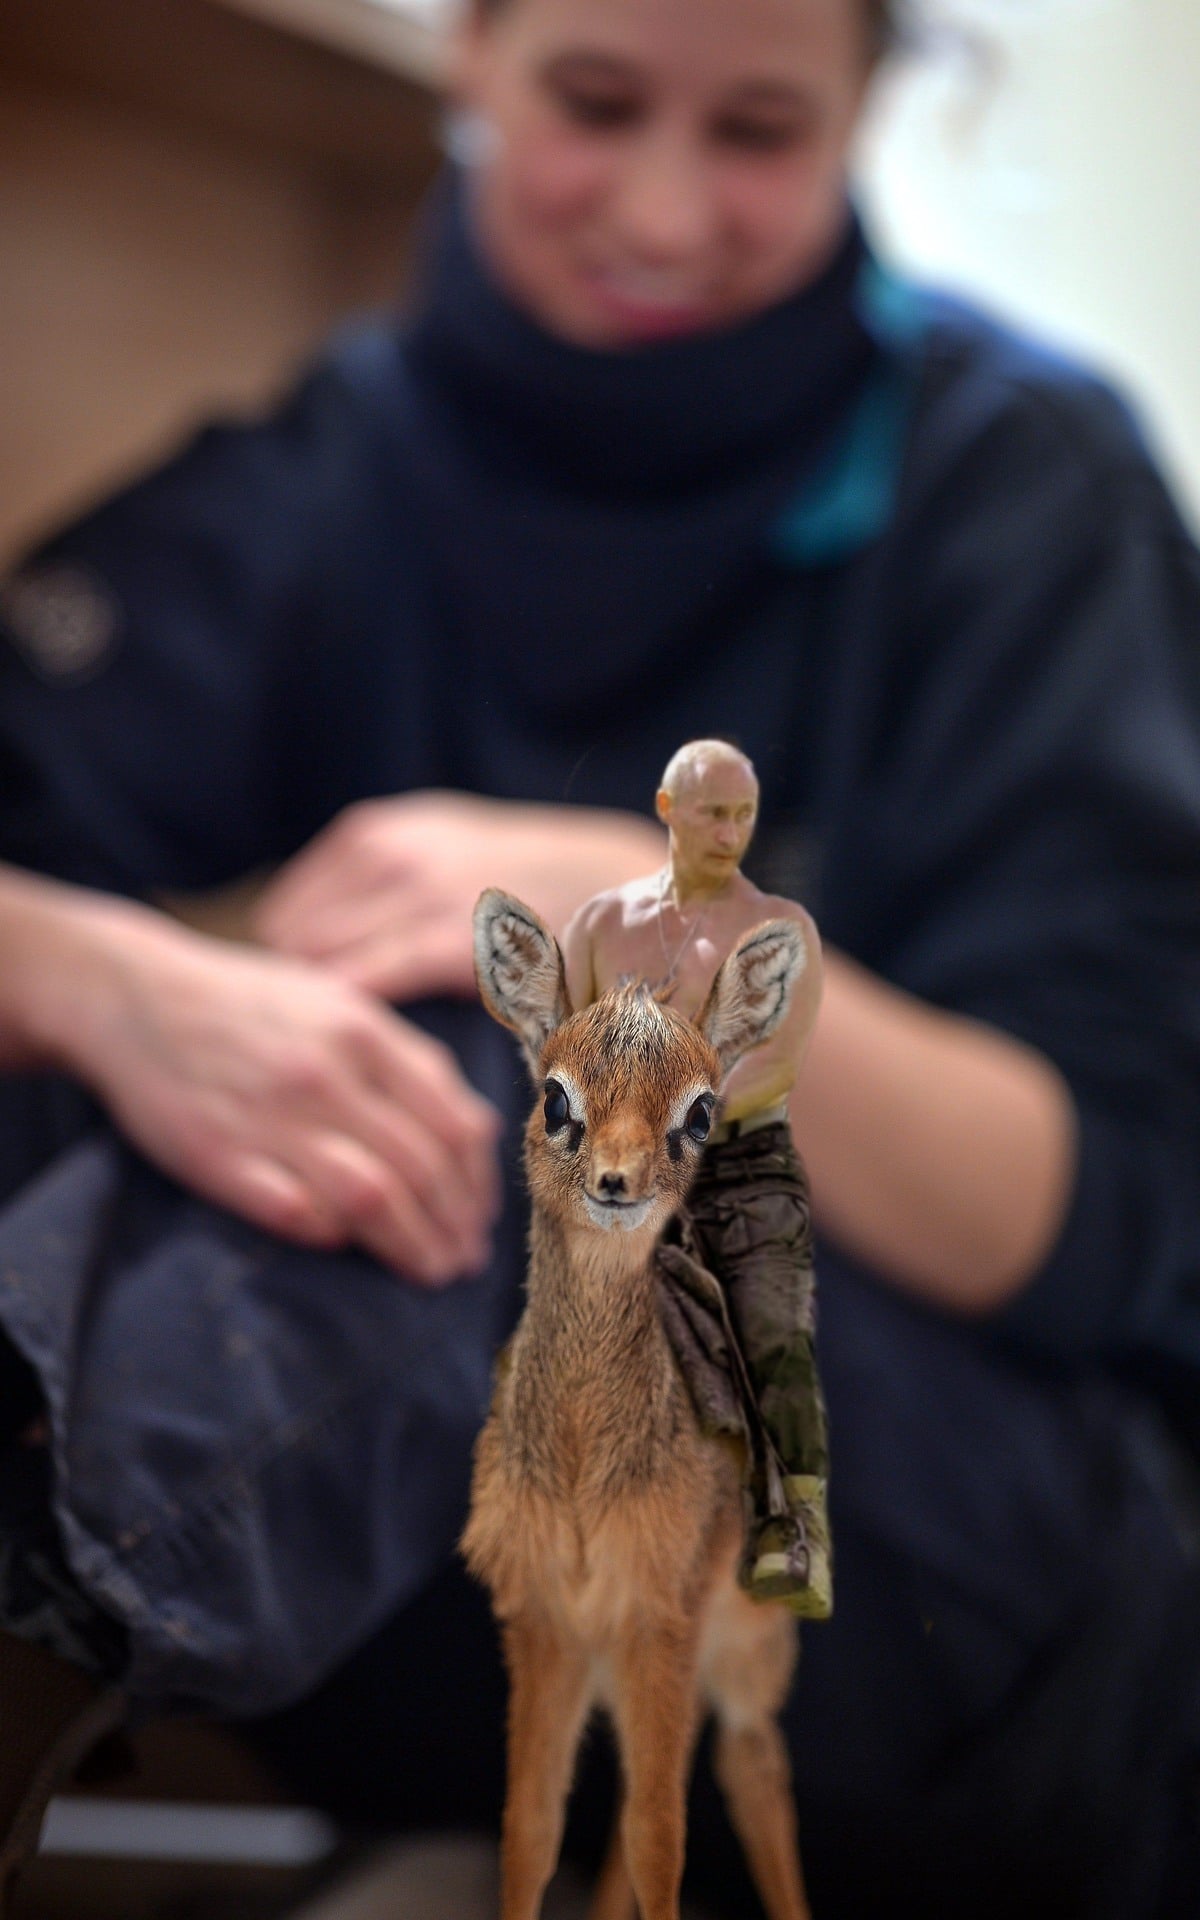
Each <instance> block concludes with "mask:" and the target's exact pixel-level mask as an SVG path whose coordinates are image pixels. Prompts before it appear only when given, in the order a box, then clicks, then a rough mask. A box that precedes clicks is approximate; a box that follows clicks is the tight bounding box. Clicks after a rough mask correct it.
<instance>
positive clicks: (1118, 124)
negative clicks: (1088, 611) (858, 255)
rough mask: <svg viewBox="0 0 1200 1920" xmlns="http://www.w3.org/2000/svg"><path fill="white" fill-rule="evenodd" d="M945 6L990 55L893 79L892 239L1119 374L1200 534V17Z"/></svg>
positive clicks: (901, 253) (886, 238) (881, 126)
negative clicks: (1199, 525) (1137, 407)
mask: <svg viewBox="0 0 1200 1920" xmlns="http://www.w3.org/2000/svg"><path fill="white" fill-rule="evenodd" d="M935 6H936V8H937V10H938V11H937V14H936V18H938V19H940V20H943V21H946V20H952V21H958V22H960V23H966V25H967V26H968V27H969V28H970V30H971V31H972V32H973V33H974V35H975V36H976V38H977V40H978V42H979V44H980V48H981V51H980V52H979V53H978V54H976V55H974V56H972V55H971V54H970V53H969V52H968V51H967V50H965V49H964V48H963V47H962V46H956V45H955V44H954V43H953V41H950V42H948V43H946V44H943V45H942V46H940V47H938V46H933V47H929V48H927V49H926V50H925V51H924V52H923V53H922V54H921V55H920V56H919V57H918V58H915V59H914V58H909V59H906V60H904V61H903V62H901V63H900V64H899V65H898V66H897V68H896V69H895V70H894V71H893V72H892V73H891V74H890V75H888V76H887V77H886V78H885V79H884V80H883V81H881V83H880V87H879V90H878V93H877V97H876V102H875V108H874V111H873V113H872V116H871V121H870V124H869V127H868V133H867V138H866V139H865V141H864V144H863V162H862V173H863V181H864V193H863V200H864V205H865V207H866V209H867V211H868V215H869V217H870V219H871V223H872V226H873V229H874V231H875V232H876V234H877V235H878V237H879V239H880V241H881V242H884V243H885V244H886V246H887V248H888V250H889V251H890V252H891V254H892V255H893V257H895V258H898V259H899V260H900V261H901V262H903V263H905V264H907V265H910V266H913V267H915V268H916V269H918V270H919V271H920V272H922V273H923V274H926V275H929V276H933V277H936V278H937V279H939V280H941V281H942V282H945V283H950V284H953V285H955V286H957V287H959V288H961V289H965V290H966V291H968V292H970V293H971V294H973V295H975V296H977V297H980V298H982V299H985V300H986V301H987V302H988V304H990V305H991V306H992V307H994V308H996V309H998V310H1000V311H1001V312H1003V313H1005V314H1007V315H1008V316H1010V317H1012V318H1015V319H1017V320H1019V321H1022V322H1024V323H1026V324H1027V325H1030V326H1033V327H1034V328H1036V329H1037V330H1038V331H1040V332H1041V333H1042V334H1044V335H1049V336H1050V337H1052V338H1053V339H1055V340H1056V341H1057V342H1059V343H1060V344H1061V343H1066V344H1067V345H1069V346H1070V347H1072V348H1075V349H1078V350H1079V352H1080V353H1082V354H1083V355H1085V356H1086V357H1087V358H1088V359H1090V360H1091V361H1093V363H1096V364H1098V365H1100V366H1101V367H1102V368H1103V369H1105V370H1106V371H1108V372H1109V373H1110V374H1112V375H1113V376H1114V377H1115V378H1116V379H1117V380H1118V382H1119V383H1120V384H1121V385H1122V386H1123V387H1124V389H1125V391H1126V392H1127V393H1128V394H1131V395H1132V397H1133V398H1134V400H1135V402H1136V403H1137V404H1138V406H1139V409H1140V411H1141V413H1142V415H1143V418H1144V419H1145V420H1147V421H1148V423H1149V426H1150V429H1151V436H1152V438H1153V440H1154V441H1155V443H1156V445H1157V446H1158V448H1159V451H1160V453H1161V454H1162V455H1163V457H1164V458H1165V460H1166V462H1167V464H1168V466H1169V467H1170V469H1171V470H1172V471H1173V474H1174V477H1175V479H1176V482H1177V485H1178V488H1179V490H1180V491H1181V492H1182V493H1183V495H1184V496H1185V500H1186V501H1187V502H1188V503H1189V504H1190V509H1191V518H1192V521H1193V524H1194V525H1195V524H1200V0H926V13H927V16H928V15H929V14H930V13H931V11H932V9H933V8H934V7H935Z"/></svg>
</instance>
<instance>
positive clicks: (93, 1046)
mask: <svg viewBox="0 0 1200 1920" xmlns="http://www.w3.org/2000/svg"><path fill="white" fill-rule="evenodd" d="M19 886H20V889H21V891H22V893H23V895H24V906H25V911H24V913H23V916H22V918H21V919H20V922H19V925H18V927H17V938H16V941H15V945H14V947H13V948H12V949H11V950H12V951H13V952H14V953H15V954H16V957H17V963H18V964H17V967H16V972H15V975H14V976H13V981H12V984H13V990H14V993H16V992H20V991H22V990H23V992H24V1002H25V1011H26V1017H25V1019H24V1022H23V1023H22V1022H21V1021H19V1020H16V1019H14V1018H12V1017H11V1010H10V1020H9V1026H10V1030H11V1031H12V1032H13V1034H14V1036H15V1035H16V1033H17V1031H18V1030H21V1031H22V1032H23V1034H24V1039H23V1042H22V1045H21V1047H20V1048H18V1047H17V1045H16V1040H15V1037H14V1041H13V1044H12V1046H11V1047H10V1050H9V1052H10V1058H11V1060H12V1061H13V1062H14V1063H16V1062H18V1061H25V1062H28V1060H30V1059H32V1058H37V1059H40V1060H42V1061H44V1062H49V1061H54V1062H56V1063H58V1064H60V1065H62V1066H64V1067H65V1068H67V1069H68V1070H69V1071H71V1072H73V1073H74V1074H75V1075H76V1076H77V1077H78V1078H79V1079H81V1080H83V1081H84V1082H85V1083H86V1084H88V1085H89V1086H90V1087H91V1088H92V1089H93V1090H94V1092H95V1093H96V1094H97V1095H98V1097H99V1098H100V1099H101V1100H102V1101H103V1103H104V1104H105V1106H106V1107H107V1108H108V1110H109V1112H110V1113H111V1114H112V1116H113V1119H114V1120H115V1122H116V1123H117V1125H118V1126H119V1127H120V1128H121V1129H122V1131H123V1132H124V1133H126V1134H127V1135H128V1137H129V1138H130V1139H131V1140H133V1141H134V1143H135V1144H136V1145H137V1146H139V1147H140V1148H141V1149H142V1151H143V1152H144V1153H145V1154H146V1155H147V1156H148V1157H149V1158H150V1159H151V1160H153V1161H154V1162H155V1163H156V1164H157V1165H158V1166H160V1167H162V1168H163V1169H164V1170H165V1171H166V1172H168V1173H170V1174H172V1175H174V1176H175V1177H176V1178H177V1179H179V1180H180V1181H182V1182H183V1183H184V1184H185V1185H186V1186H188V1187H190V1188H192V1189H193V1190H195V1191H196V1192H198V1193H200V1194H201V1195H203V1196H204V1197H205V1198H207V1199H209V1200H212V1201H215V1202H216V1203H217V1204H219V1205H221V1206H225V1207H229V1208H231V1209H232V1210H233V1211H235V1212H237V1213H240V1214H242V1215H244V1216H246V1217H247V1218H248V1219H250V1220H251V1221H253V1222H255V1223H256V1224H258V1225H260V1226H263V1227H265V1228H268V1229H269V1230H271V1231H273V1232H275V1233H279V1234H281V1235H283V1236H284V1237H286V1238H288V1239H292V1240H298V1241H301V1242H304V1243H307V1244H309V1245H313V1246H325V1247H331V1246H338V1245H343V1244H347V1243H353V1244H357V1245H359V1246H361V1247H363V1248H364V1249H366V1250H367V1251H368V1252H370V1253H372V1254H374V1255H375V1256H376V1257H377V1258H378V1259H380V1260H381V1261H383V1262H384V1263H385V1264H386V1265H388V1266H390V1267H393V1268H395V1269H396V1270H397V1271H399V1272H402V1273H405V1274H407V1275H409V1276H411V1277H412V1278H413V1279H415V1280H419V1281H423V1282H425V1283H427V1284H431V1285H434V1284H439V1283H441V1282H443V1281H447V1280H449V1279H451V1278H452V1277H453V1276H454V1275H456V1274H459V1273H464V1272H469V1271H473V1270H476V1269H478V1268H479V1267H481V1266H482V1265H483V1264H484V1262H485V1260H486V1258H487V1253H488V1231H489V1228H490V1225H491V1222H492V1220H493V1218H494V1215H495V1210H496V1205H497V1199H498V1180H497V1170H496V1154H495V1139H496V1130H497V1125H498V1122H497V1119H496V1116H495V1114H494V1112H493V1110H492V1108H491V1107H490V1106H488V1105H487V1103H486V1102H485V1101H483V1100H482V1099H481V1098H480V1097H479V1095H478V1094H476V1093H475V1092H474V1090H473V1089H472V1088H471V1087H470V1086H469V1085H468V1084H467V1082H466V1081H465V1080H464V1079H463V1077H462V1075H461V1074H460V1072H459V1069H458V1066H457V1064H456V1062H455V1061H454V1058H453V1056H452V1055H451V1054H450V1053H449V1051H448V1050H447V1049H446V1048H444V1047H443V1046H441V1045H440V1044H439V1043H438V1042H436V1041H434V1040H431V1039H429V1038H428V1037H427V1036H426V1035H425V1034H423V1033H420V1032H418V1031H417V1030H416V1029H415V1028H413V1027H412V1026H410V1025H409V1024H408V1023H407V1022H405V1021H403V1020H401V1019H399V1018H397V1017H396V1016H395V1015H394V1014H392V1013H390V1012H389V1011H388V1010H387V1009H386V1008H385V1007H383V1006H381V1005H379V1004H378V1003H377V1002H375V1001H374V1000H372V999H371V998H369V997H368V996H367V995H366V994H364V993H362V992H360V991H358V990H357V989H356V988H354V987H351V986H349V985H347V984H346V983H345V982H344V981H341V980H337V979H334V978H332V977H330V976H328V975H326V974H323V973H321V972H320V971H318V970H317V969H315V968H313V967H310V966H307V965H303V964H299V963H297V962H294V961H291V960H286V959H282V958H280V957H279V956H278V955H274V954H263V953H254V952H249V951H246V950H244V949H239V948H234V947H231V946H227V945H225V944H223V943H220V942H217V941H212V940H207V939H204V938H201V937H199V936H197V935H195V934H192V933H190V932H187V931H185V930H184V929H182V928H179V927H175V926H173V925H171V924H170V923H168V922H166V921H164V920H162V919H160V917H159V916H158V915H156V914H153V913H150V912H148V911H147V910H145V909H143V908H140V907H134V906H130V905H128V904H127V903H125V902H122V901H113V900H106V899H103V898H100V897H98V896H90V895H86V894H81V893H77V892H76V891H75V890H74V889H70V888H59V887H54V886H51V885H49V884H48V883H45V882H37V881H32V880H28V879H26V878H25V877H22V879H21V881H20V882H19ZM3 904H4V903H3V900H0V907H3ZM6 930H7V927H6Z"/></svg>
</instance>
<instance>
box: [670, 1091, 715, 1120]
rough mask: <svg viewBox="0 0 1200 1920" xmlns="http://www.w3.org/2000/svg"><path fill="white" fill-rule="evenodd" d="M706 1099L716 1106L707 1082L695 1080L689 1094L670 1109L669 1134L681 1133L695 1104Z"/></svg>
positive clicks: (713, 1095)
mask: <svg viewBox="0 0 1200 1920" xmlns="http://www.w3.org/2000/svg"><path fill="white" fill-rule="evenodd" d="M706 1098H707V1099H709V1100H711V1101H712V1102H713V1104H714V1105H715V1104H716V1096H715V1094H714V1093H713V1090H712V1088H711V1087H710V1086H709V1084H708V1081H707V1080H697V1081H696V1084H695V1086H693V1087H692V1088H691V1089H690V1091H689V1092H687V1093H685V1094H684V1095H683V1097H682V1099H680V1100H677V1101H676V1102H675V1105H674V1106H673V1107H672V1108H671V1129H670V1130H671V1132H672V1133H679V1132H681V1131H682V1129H683V1127H684V1126H685V1125H686V1123H687V1117H688V1114H689V1113H690V1112H691V1110H692V1107H693V1105H694V1104H695V1102H696V1101H697V1100H702V1099H706Z"/></svg>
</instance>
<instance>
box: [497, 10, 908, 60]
mask: <svg viewBox="0 0 1200 1920" xmlns="http://www.w3.org/2000/svg"><path fill="white" fill-rule="evenodd" d="M475 4H476V6H477V7H478V8H479V10H480V12H481V13H499V11H500V9H501V7H502V6H504V4H505V0H475ZM860 4H861V5H862V6H863V7H865V9H866V15H867V31H868V33H869V35H870V40H871V51H872V53H873V54H876V55H878V54H884V53H888V52H889V51H890V50H891V48H892V47H894V46H896V45H898V44H899V42H900V41H901V40H902V39H903V38H904V33H905V27H906V25H907V20H908V15H909V13H910V11H911V0H860Z"/></svg>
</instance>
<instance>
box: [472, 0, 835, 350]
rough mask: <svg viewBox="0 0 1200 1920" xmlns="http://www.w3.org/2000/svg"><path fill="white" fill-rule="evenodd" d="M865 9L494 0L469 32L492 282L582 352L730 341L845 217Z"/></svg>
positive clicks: (698, 1)
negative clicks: (723, 331) (688, 340)
mask: <svg viewBox="0 0 1200 1920" xmlns="http://www.w3.org/2000/svg"><path fill="white" fill-rule="evenodd" d="M870 66H871V61H870V55H869V50H868V38H867V28H866V21H865V8H864V6H863V4H862V0H505V3H504V4H503V5H501V6H500V7H499V9H498V10H496V11H489V12H487V13H479V12H477V13H475V14H474V15H473V16H472V18H471V20H470V21H469V22H468V24H467V25H466V26H465V27H464V28H463V30H462V33H461V37H460V41H459V46H458V53H457V61H456V67H455V85H454V93H455V96H456V98H457V99H458V101H459V102H460V104H462V105H464V106H466V107H468V108H469V109H471V110H473V111H474V112H475V113H477V114H478V115H479V116H480V118H481V121H482V130H481V134H482V137H481V138H480V139H479V141H478V146H479V149H480V152H479V156H478V158H477V160H476V161H475V163H474V167H473V202H472V204H473V210H474V217H475V221H476V226H477V231H478V234H479V237H480V240H481V242H482V244H483V247H484V250H485V252H486V254H487V257H488V260H489V261H490V263H491V266H492V268H493V271H494V272H495V273H496V274H497V276H498V278H499V279H500V280H501V282H502V283H503V284H504V286H505V287H506V288H507V290H508V291H509V293H510V294H511V295H512V296H513V297H514V298H515V299H516V300H517V301H518V302H519V303H520V304H521V305H522V306H524V307H525V308H527V309H528V310H529V311H530V312H531V313H532V314H533V315H534V316H535V317H536V318H537V319H539V320H540V321H541V322H542V323H543V325H545V326H546V327H548V328H549V329H551V331H553V332H555V333H558V334H560V335H561V336H562V337H563V338H564V339H567V340H570V341H573V342H575V343H576V344H577V345H580V346H587V347H599V348H622V347H633V346H637V345H640V344H643V343H646V342H649V341H652V340H662V339H668V338H675V337H678V336H681V335H684V334H689V333H697V332H702V331H705V330H707V329H710V328H717V327H725V326H729V325H731V324H733V323H735V322H737V321H739V320H743V319H746V318H748V317H749V316H750V315H751V314H753V313H755V312H757V311H758V310H759V309H760V308H762V307H766V306H769V305H771V304H772V303H773V302H774V301H776V300H779V299H781V298H783V297H784V296H785V295H787V294H789V293H791V292H793V291H795V290H796V289H797V288H799V287H801V286H803V285H804V284H806V283H807V282H808V281H810V280H812V279H814V278H815V277H816V276H817V275H818V274H819V273H820V271H821V269H822V267H823V266H824V265H825V264H826V262H827V260H828V259H829V257H830V255H831V253H832V251H833V249H834V248H835V247H836V245H837V242H838V240H839V238H840V236H841V232H842V229H843V225H844V222H845V217H846V203H845V168H846V159H847V151H848V148H849V145H850V141H851V137H852V134H853V131H854V125H855V121H856V119H857V116H858V111H859V108H860V106H861V103H862V98H863V93H864V90H865V86H866V82H867V79H868V78H869V74H870Z"/></svg>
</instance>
